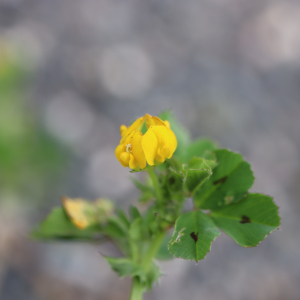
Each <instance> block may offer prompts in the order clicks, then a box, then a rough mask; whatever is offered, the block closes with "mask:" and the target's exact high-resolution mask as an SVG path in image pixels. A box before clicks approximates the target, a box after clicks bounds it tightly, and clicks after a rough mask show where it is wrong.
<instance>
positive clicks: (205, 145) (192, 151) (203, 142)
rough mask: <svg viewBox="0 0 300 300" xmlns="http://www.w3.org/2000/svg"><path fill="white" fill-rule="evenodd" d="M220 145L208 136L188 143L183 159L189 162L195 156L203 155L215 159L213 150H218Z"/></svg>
mask: <svg viewBox="0 0 300 300" xmlns="http://www.w3.org/2000/svg"><path fill="white" fill-rule="evenodd" d="M217 148H218V145H217V144H216V143H215V142H213V141H211V140H209V139H206V138H201V139H198V140H196V141H194V142H192V143H191V144H189V145H188V147H187V148H186V151H185V153H184V157H183V161H184V162H187V161H189V160H190V159H192V158H193V157H203V158H207V159H212V160H214V159H215V157H214V155H213V154H212V151H213V150H216V149H217Z"/></svg>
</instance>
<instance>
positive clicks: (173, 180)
mask: <svg viewBox="0 0 300 300" xmlns="http://www.w3.org/2000/svg"><path fill="white" fill-rule="evenodd" d="M169 183H170V184H171V185H172V184H174V183H175V178H174V176H171V177H170V178H169Z"/></svg>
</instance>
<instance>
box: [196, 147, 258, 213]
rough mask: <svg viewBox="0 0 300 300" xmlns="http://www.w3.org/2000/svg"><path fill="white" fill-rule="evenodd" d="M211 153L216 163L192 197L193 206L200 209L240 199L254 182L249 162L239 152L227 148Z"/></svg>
mask: <svg viewBox="0 0 300 300" xmlns="http://www.w3.org/2000/svg"><path fill="white" fill-rule="evenodd" d="M213 153H214V154H215V156H216V159H217V163H218V165H217V166H216V167H215V168H214V169H213V171H212V172H213V174H212V176H211V177H210V178H209V179H208V181H206V182H205V183H204V184H203V185H202V187H201V189H198V190H197V191H196V193H195V194H194V197H193V198H194V203H195V206H196V207H198V208H201V209H215V208H219V207H222V206H224V205H228V204H230V203H234V202H237V201H239V200H241V199H242V198H243V197H244V196H245V195H246V193H247V191H248V189H249V188H251V186H252V184H253V182H254V176H253V172H252V170H251V167H250V164H249V163H247V162H245V161H244V160H243V157H242V155H241V154H238V153H234V152H231V151H229V150H227V149H220V150H215V151H214V152H213Z"/></svg>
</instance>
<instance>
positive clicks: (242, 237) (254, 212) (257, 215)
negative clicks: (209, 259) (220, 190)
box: [211, 194, 280, 247]
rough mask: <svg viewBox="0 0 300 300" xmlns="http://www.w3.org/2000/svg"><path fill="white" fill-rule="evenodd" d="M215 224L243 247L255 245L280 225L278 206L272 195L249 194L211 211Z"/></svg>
mask: <svg viewBox="0 0 300 300" xmlns="http://www.w3.org/2000/svg"><path fill="white" fill-rule="evenodd" d="M211 218H212V219H213V221H214V222H215V224H216V225H217V226H218V227H219V228H220V229H221V230H222V231H224V232H225V233H226V234H227V235H229V236H230V237H231V238H232V239H233V240H234V241H235V242H236V243H237V244H239V245H240V246H242V247H255V246H257V245H258V244H259V243H260V242H261V241H262V240H264V239H265V237H266V236H267V235H268V234H270V233H271V232H272V231H274V230H275V229H277V227H278V226H279V225H280V217H279V215H278V207H277V206H276V205H275V203H274V202H273V199H272V197H269V196H266V195H263V194H248V195H247V196H246V197H245V198H244V199H242V200H241V201H239V202H238V203H233V204H230V205H227V206H224V207H223V208H219V209H215V210H213V211H212V212H211Z"/></svg>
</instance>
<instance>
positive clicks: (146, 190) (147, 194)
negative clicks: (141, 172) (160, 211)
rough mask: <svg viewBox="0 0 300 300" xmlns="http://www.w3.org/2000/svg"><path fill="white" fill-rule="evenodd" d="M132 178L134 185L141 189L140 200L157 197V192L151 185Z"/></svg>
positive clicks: (145, 200)
mask: <svg viewBox="0 0 300 300" xmlns="http://www.w3.org/2000/svg"><path fill="white" fill-rule="evenodd" d="M131 180H132V182H133V183H134V185H135V186H136V187H137V188H138V189H139V190H140V191H141V194H140V197H139V201H141V202H147V201H149V200H151V199H155V192H154V189H153V187H152V186H151V185H145V184H143V183H141V182H140V181H138V180H136V179H134V178H131Z"/></svg>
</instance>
